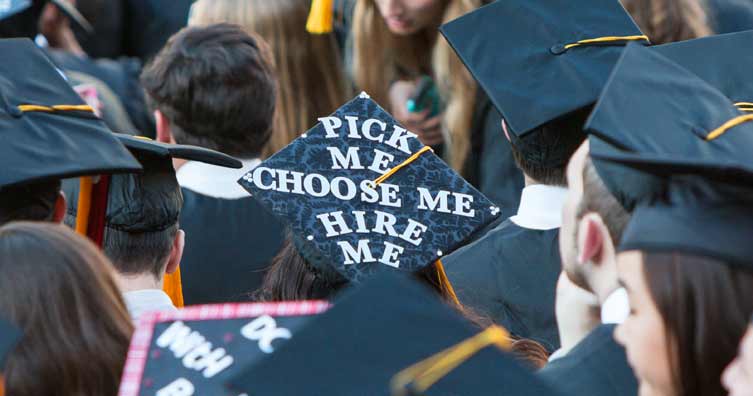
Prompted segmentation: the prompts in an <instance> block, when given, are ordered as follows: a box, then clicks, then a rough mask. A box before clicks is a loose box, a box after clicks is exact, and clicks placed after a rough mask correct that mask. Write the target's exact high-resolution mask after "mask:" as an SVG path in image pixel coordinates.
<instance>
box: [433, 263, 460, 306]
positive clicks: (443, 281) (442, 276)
mask: <svg viewBox="0 0 753 396" xmlns="http://www.w3.org/2000/svg"><path fill="white" fill-rule="evenodd" d="M435 266H436V267H437V278H438V279H439V284H440V286H441V287H442V289H444V291H445V292H447V294H448V295H449V296H450V299H452V301H453V302H454V303H455V304H457V305H458V306H460V300H458V296H457V294H455V288H453V287H452V283H450V278H448V277H447V273H446V272H445V271H444V265H442V260H437V262H436V264H435Z"/></svg>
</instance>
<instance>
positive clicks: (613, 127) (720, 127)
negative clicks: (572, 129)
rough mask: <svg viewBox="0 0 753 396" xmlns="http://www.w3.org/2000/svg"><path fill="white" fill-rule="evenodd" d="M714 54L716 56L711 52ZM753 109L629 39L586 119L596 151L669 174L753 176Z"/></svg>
mask: <svg viewBox="0 0 753 396" xmlns="http://www.w3.org/2000/svg"><path fill="white" fill-rule="evenodd" d="M710 56H713V55H710ZM751 119H753V115H750V114H748V115H745V114H743V113H742V112H741V111H740V110H739V109H738V108H737V107H736V106H735V105H734V103H733V102H732V101H731V100H730V99H729V98H727V97H726V96H725V95H724V94H722V93H721V92H719V91H718V90H717V89H715V88H714V87H712V86H710V85H709V84H708V83H706V82H705V81H704V80H702V79H701V78H700V77H698V76H696V75H695V74H693V73H691V72H690V71H688V70H687V69H684V68H683V67H681V66H679V65H677V64H676V63H674V62H672V61H670V60H669V59H667V58H665V57H663V56H662V55H660V54H659V53H657V52H655V51H652V50H650V49H647V48H643V47H641V46H638V45H629V46H628V47H627V49H626V50H625V51H624V54H623V56H622V58H621V59H620V62H619V63H618V64H617V65H616V66H615V69H614V72H613V74H612V76H611V78H610V80H609V82H608V83H607V85H606V86H605V88H604V92H603V94H602V96H601V98H600V99H599V102H598V104H597V105H596V107H595V108H594V111H593V113H592V114H591V118H590V119H589V120H588V122H587V124H586V129H587V130H588V131H589V133H591V134H593V135H595V136H597V137H598V138H599V139H600V140H601V143H604V144H602V145H600V146H595V145H594V144H593V141H592V146H591V156H592V157H593V158H599V159H604V160H609V161H612V162H616V163H620V164H627V165H630V166H631V167H634V168H635V169H638V170H640V171H645V172H647V173H651V174H656V175H659V176H669V175H673V174H681V173H697V172H702V173H703V174H705V175H707V176H709V177H715V178H716V179H717V180H719V181H733V182H734V181H736V180H747V181H749V182H750V181H753V162H751V156H750V152H749V151H746V150H741V148H742V147H753V124H751V123H749V122H748V121H750V120H751Z"/></svg>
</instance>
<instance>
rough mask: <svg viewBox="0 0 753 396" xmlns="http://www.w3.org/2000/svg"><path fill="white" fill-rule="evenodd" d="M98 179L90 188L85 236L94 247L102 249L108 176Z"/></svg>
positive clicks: (108, 183) (108, 185)
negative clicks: (89, 203)
mask: <svg viewBox="0 0 753 396" xmlns="http://www.w3.org/2000/svg"><path fill="white" fill-rule="evenodd" d="M98 179H99V180H97V182H96V183H94V185H93V186H92V191H91V205H90V207H89V225H88V226H87V232H86V235H87V236H88V237H89V239H90V240H91V241H92V242H94V244H95V245H97V246H99V247H102V246H103V243H104V236H105V220H106V219H105V217H106V216H107V199H108V196H109V190H110V175H102V176H99V177H98Z"/></svg>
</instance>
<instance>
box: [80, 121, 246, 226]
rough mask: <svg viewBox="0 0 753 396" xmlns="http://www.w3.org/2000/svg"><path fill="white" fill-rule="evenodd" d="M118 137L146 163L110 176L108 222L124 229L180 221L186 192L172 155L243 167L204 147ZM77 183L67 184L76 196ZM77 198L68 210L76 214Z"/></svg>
mask: <svg viewBox="0 0 753 396" xmlns="http://www.w3.org/2000/svg"><path fill="white" fill-rule="evenodd" d="M115 136H116V137H117V138H118V140H120V141H121V142H122V143H123V145H125V146H126V147H127V148H128V150H130V151H131V153H132V154H133V155H134V156H135V157H136V159H137V160H138V161H139V162H140V163H141V165H142V166H143V167H144V172H143V173H141V174H123V175H116V176H113V177H112V178H111V179H110V187H109V192H108V197H109V199H108V203H107V213H106V215H105V221H104V223H105V226H106V227H107V228H111V229H115V230H118V231H125V232H135V233H140V232H154V231H162V230H164V229H166V228H168V227H170V226H172V225H174V224H176V223H177V222H178V217H179V216H180V210H181V208H182V206H183V196H182V194H181V191H180V186H179V185H178V180H177V179H176V177H175V169H174V168H173V162H172V160H173V158H181V159H186V160H192V161H201V162H205V163H208V164H212V165H217V166H223V167H227V168H235V169H238V168H241V167H242V164H241V162H240V161H239V160H237V159H235V158H233V157H230V156H228V155H226V154H223V153H220V152H217V151H214V150H209V149H206V148H202V147H196V146H186V145H178V144H166V143H160V142H156V141H153V140H150V139H147V138H140V137H133V136H129V135H122V134H116V135H115ZM77 188H78V184H77V183H68V182H66V184H65V191H66V194H67V195H69V196H73V197H77V195H78V193H77ZM75 201H76V200H75V199H73V200H71V203H72V204H71V205H68V213H69V214H71V215H73V216H76V210H77V206H76V205H75Z"/></svg>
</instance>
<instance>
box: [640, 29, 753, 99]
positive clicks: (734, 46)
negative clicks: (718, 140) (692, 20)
mask: <svg viewBox="0 0 753 396" xmlns="http://www.w3.org/2000/svg"><path fill="white" fill-rule="evenodd" d="M751 42H753V30H748V31H744V32H737V33H730V34H720V35H714V36H708V37H702V38H698V39H694V40H687V41H680V42H677V43H670V44H664V45H657V46H655V47H652V48H653V49H654V50H655V51H656V52H658V53H660V54H662V55H663V56H665V57H667V58H668V59H671V60H672V61H674V62H675V63H677V64H678V65H680V66H682V67H683V68H685V69H688V70H689V71H691V72H693V73H694V74H695V75H697V76H698V77H700V78H701V79H702V80H704V81H706V82H707V83H709V85H711V86H713V87H714V88H716V89H718V90H719V91H721V92H722V93H723V94H724V95H725V96H727V97H728V98H729V99H731V100H732V101H733V102H735V105H736V106H738V108H739V109H740V110H742V111H746V112H753V79H751V78H750V70H751V66H753V52H752V51H745V50H742V49H744V48H746V47H748V46H750V43H751Z"/></svg>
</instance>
